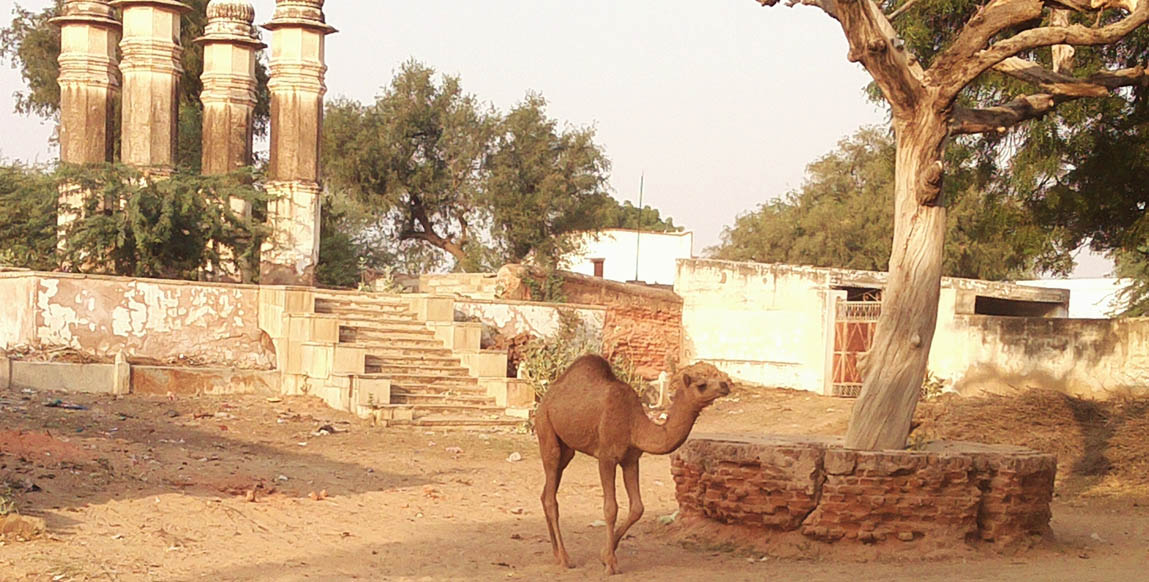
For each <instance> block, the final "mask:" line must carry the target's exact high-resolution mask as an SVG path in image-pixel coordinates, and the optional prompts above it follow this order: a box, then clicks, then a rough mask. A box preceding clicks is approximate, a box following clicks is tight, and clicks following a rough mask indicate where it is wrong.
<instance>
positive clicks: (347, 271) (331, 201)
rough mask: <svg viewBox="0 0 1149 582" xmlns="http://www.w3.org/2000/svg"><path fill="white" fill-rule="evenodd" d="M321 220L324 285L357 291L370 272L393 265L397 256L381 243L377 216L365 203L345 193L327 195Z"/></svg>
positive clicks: (320, 270)
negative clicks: (377, 229)
mask: <svg viewBox="0 0 1149 582" xmlns="http://www.w3.org/2000/svg"><path fill="white" fill-rule="evenodd" d="M320 217H321V218H320V229H319V231H320V240H319V266H318V268H317V269H316V278H317V279H318V281H319V284H320V285H323V286H327V287H343V288H355V287H357V286H359V284H360V283H361V282H362V281H363V277H364V274H365V272H366V271H368V270H379V269H382V268H384V267H387V266H389V265H391V264H392V263H393V261H394V257H393V255H392V254H391V253H390V252H388V250H387V248H386V246H385V245H383V244H380V241H379V240H378V238H379V237H378V235H377V234H376V232H377V231H376V229H375V228H373V227H374V222H375V220H374V217H373V216H372V215H371V214H370V212H369V211H368V210H367V209H366V208H364V206H363V205H362V204H359V203H358V202H357V201H355V200H354V199H351V198H350V197H348V196H346V195H343V194H341V193H338V192H327V193H325V194H324V196H323V207H322V210H321V213H320Z"/></svg>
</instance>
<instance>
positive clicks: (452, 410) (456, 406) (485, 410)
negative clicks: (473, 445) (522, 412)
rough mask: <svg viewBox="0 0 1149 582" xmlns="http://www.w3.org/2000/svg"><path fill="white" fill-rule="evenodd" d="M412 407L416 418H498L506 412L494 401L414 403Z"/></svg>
mask: <svg viewBox="0 0 1149 582" xmlns="http://www.w3.org/2000/svg"><path fill="white" fill-rule="evenodd" d="M412 408H414V409H415V420H419V419H422V418H426V417H428V416H433V415H440V414H441V415H451V416H456V417H460V418H472V419H488V420H489V419H497V418H500V417H502V416H503V415H504V414H505V413H506V409H505V408H500V407H498V406H495V405H494V402H490V403H487V404H469V403H453V402H442V403H438V404H423V403H420V404H413V405H412Z"/></svg>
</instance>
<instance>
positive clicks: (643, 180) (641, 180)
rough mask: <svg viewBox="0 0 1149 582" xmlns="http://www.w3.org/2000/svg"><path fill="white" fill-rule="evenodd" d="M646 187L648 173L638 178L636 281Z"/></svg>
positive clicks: (635, 252)
mask: <svg viewBox="0 0 1149 582" xmlns="http://www.w3.org/2000/svg"><path fill="white" fill-rule="evenodd" d="M645 186H646V171H645V170H643V172H642V174H641V175H640V176H639V178H638V225H637V228H636V229H635V232H634V280H635V281H638V251H639V250H641V249H642V191H643V188H644V187H645Z"/></svg>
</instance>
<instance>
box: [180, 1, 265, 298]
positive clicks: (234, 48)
mask: <svg viewBox="0 0 1149 582" xmlns="http://www.w3.org/2000/svg"><path fill="white" fill-rule="evenodd" d="M254 21H255V9H254V8H253V7H252V5H251V3H250V2H248V1H246V0H211V2H209V3H208V5H207V26H206V28H205V29H204V36H202V37H200V38H198V39H196V42H197V43H200V44H202V45H203V75H201V77H200V79H201V80H202V81H203V91H202V92H201V93H200V100H201V101H202V102H203V173H204V174H205V175H209V176H213V175H220V174H227V173H230V172H234V171H236V170H238V169H240V168H244V167H247V166H250V165H251V161H252V160H251V156H252V153H251V151H252V132H253V116H254V112H255V104H256V79H255V58H256V53H258V52H259V51H260V50H261V49H263V48H264V46H265V45H264V44H263V43H262V42H260V40H259V35H258V33H257V32H256V30H255V27H254V26H252V22H254ZM231 209H232V211H233V212H235V213H236V214H239V215H242V216H245V217H250V216H251V204H250V203H249V202H248V201H246V200H242V199H239V198H233V199H232V200H231ZM220 259H221V261H220V262H221V265H220V269H219V271H220V272H219V273H217V274H215V277H214V278H216V279H219V280H222V281H232V282H235V281H239V280H240V279H241V276H240V274H239V273H238V272H237V271H236V270H235V269H234V268H232V265H231V263H232V260H233V257H232V253H231V250H230V249H226V248H224V249H220Z"/></svg>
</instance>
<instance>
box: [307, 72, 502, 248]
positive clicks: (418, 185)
mask: <svg viewBox="0 0 1149 582" xmlns="http://www.w3.org/2000/svg"><path fill="white" fill-rule="evenodd" d="M324 121H325V123H324V132H323V141H324V147H323V168H324V172H325V175H326V176H327V181H328V184H329V185H330V187H331V188H333V189H335V190H338V191H342V192H346V193H347V194H349V195H351V196H352V197H354V198H355V199H356V200H358V201H360V202H362V203H363V204H365V205H366V206H367V207H368V208H370V209H371V210H372V211H373V212H374V213H375V215H376V216H378V217H379V218H380V219H381V221H385V222H386V225H385V228H387V229H388V230H390V231H392V232H394V233H395V234H396V236H397V239H398V240H399V241H400V242H402V243H407V246H409V245H410V244H417V243H418V242H420V241H421V242H422V243H426V244H429V245H432V246H434V247H437V248H439V249H442V250H444V251H446V252H448V253H450V254H451V255H452V256H453V257H454V258H455V259H456V260H462V259H463V258H464V255H465V251H464V249H465V247H466V245H467V244H468V243H469V242H471V240H472V237H474V236H475V232H474V227H473V226H472V223H473V222H474V217H473V216H472V212H473V210H472V209H474V208H475V207H476V205H477V197H478V191H479V188H480V168H481V165H482V162H483V159H484V156H485V155H486V152H487V148H488V144H489V143H490V139H491V135H492V132H493V131H494V125H495V118H494V116H493V114H492V113H491V112H490V111H487V110H484V109H483V108H482V107H481V106H480V105H479V103H478V101H477V100H476V99H475V97H473V96H471V95H469V94H466V93H464V92H463V89H462V86H461V84H460V82H459V79H458V78H457V77H450V76H444V77H442V78H441V79H439V80H436V76H435V71H434V70H432V69H431V68H429V67H426V66H424V65H422V64H419V63H417V62H415V61H408V62H407V63H404V65H403V66H402V68H401V69H400V71H399V73H398V74H397V75H396V77H395V78H394V80H393V81H392V82H391V84H390V85H389V86H388V87H387V88H386V89H385V90H384V91H383V93H382V94H381V95H380V96H379V97H378V98H376V100H375V103H373V104H371V105H363V104H359V103H356V102H353V101H348V100H337V101H335V102H333V103H331V104H330V105H329V106H328V107H327V113H326V116H325V120H324Z"/></svg>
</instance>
